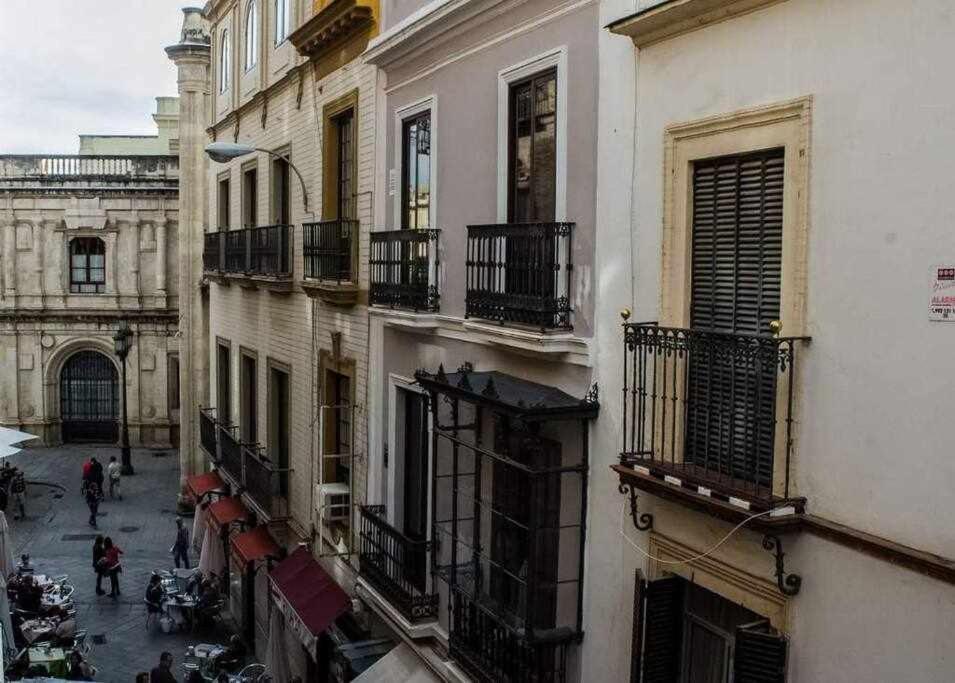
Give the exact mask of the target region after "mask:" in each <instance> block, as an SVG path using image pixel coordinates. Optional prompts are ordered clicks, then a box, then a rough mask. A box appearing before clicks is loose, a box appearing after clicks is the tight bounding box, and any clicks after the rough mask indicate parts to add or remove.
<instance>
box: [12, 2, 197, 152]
mask: <svg viewBox="0 0 955 683" xmlns="http://www.w3.org/2000/svg"><path fill="white" fill-rule="evenodd" d="M190 4H191V5H194V6H196V5H199V6H201V5H202V4H203V2H202V0H195V1H194V2H192V3H189V2H188V0H0V154H76V152H77V151H78V150H79V137H78V136H79V134H80V133H84V134H87V133H98V134H109V135H115V134H133V135H152V134H155V132H156V127H155V124H154V123H153V120H152V116H151V115H152V113H153V112H154V111H155V107H156V102H155V98H156V97H158V96H161V95H175V94H176V68H175V65H174V64H173V63H172V62H171V61H169V59H168V58H167V57H166V53H165V52H164V50H163V48H165V47H166V46H168V45H172V44H174V43H176V42H178V41H179V31H180V28H181V25H182V12H181V8H182V7H185V6H188V5H190Z"/></svg>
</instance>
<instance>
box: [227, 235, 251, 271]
mask: <svg viewBox="0 0 955 683" xmlns="http://www.w3.org/2000/svg"><path fill="white" fill-rule="evenodd" d="M222 235H223V239H224V240H225V250H224V251H225V260H224V263H225V266H224V267H223V269H222V270H223V271H224V272H226V273H245V272H246V271H248V270H249V233H248V230H247V229H246V230H227V231H225V232H224V233H222Z"/></svg>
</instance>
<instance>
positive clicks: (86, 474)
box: [80, 458, 93, 498]
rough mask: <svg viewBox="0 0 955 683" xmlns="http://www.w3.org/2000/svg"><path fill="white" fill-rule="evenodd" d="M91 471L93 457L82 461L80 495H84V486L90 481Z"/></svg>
mask: <svg viewBox="0 0 955 683" xmlns="http://www.w3.org/2000/svg"><path fill="white" fill-rule="evenodd" d="M92 473H93V458H90V459H89V460H87V461H86V462H84V463H83V484H82V486H81V487H80V495H81V496H83V497H84V498H85V497H86V487H87V486H89V483H90V475H91V474H92Z"/></svg>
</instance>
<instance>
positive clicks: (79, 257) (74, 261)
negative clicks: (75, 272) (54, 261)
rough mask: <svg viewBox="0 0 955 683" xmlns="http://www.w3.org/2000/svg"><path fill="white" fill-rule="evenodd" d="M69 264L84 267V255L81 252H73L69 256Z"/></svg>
mask: <svg viewBox="0 0 955 683" xmlns="http://www.w3.org/2000/svg"><path fill="white" fill-rule="evenodd" d="M70 264H71V265H72V266H73V267H74V268H85V267H86V256H84V255H83V254H73V256H72V257H71V258H70Z"/></svg>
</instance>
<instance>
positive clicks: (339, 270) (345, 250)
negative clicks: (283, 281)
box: [302, 220, 358, 284]
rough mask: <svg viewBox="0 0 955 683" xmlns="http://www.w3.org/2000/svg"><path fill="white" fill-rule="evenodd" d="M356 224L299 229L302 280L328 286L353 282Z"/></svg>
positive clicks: (336, 222) (312, 225) (323, 223)
mask: <svg viewBox="0 0 955 683" xmlns="http://www.w3.org/2000/svg"><path fill="white" fill-rule="evenodd" d="M357 248H358V221H356V220H333V221H321V222H319V223H305V224H304V225H303V226H302V256H303V258H304V261H305V277H309V278H314V279H316V280H324V281H327V282H336V283H338V284H341V283H342V282H352V280H353V278H354V275H355V274H354V273H353V272H352V270H353V267H352V264H353V263H354V256H355V254H354V252H355V249H357Z"/></svg>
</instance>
